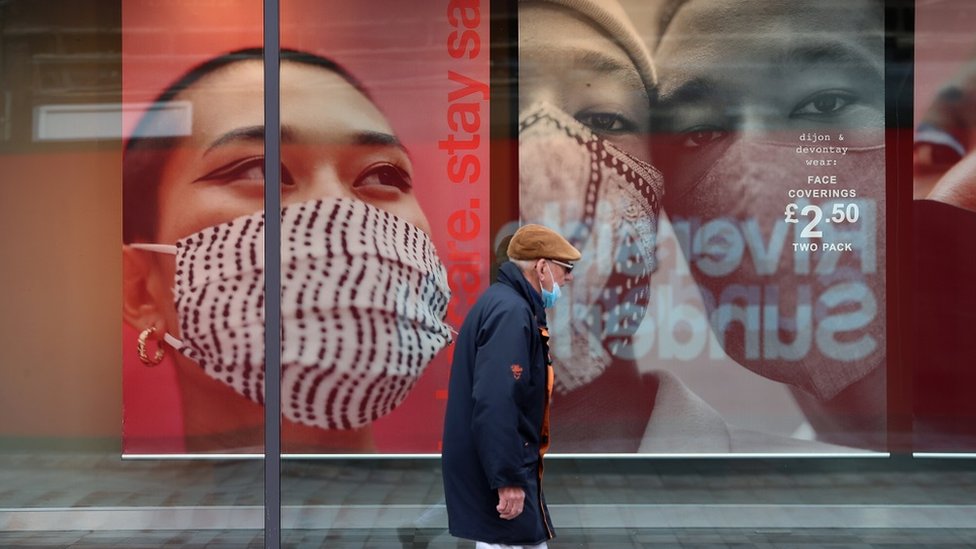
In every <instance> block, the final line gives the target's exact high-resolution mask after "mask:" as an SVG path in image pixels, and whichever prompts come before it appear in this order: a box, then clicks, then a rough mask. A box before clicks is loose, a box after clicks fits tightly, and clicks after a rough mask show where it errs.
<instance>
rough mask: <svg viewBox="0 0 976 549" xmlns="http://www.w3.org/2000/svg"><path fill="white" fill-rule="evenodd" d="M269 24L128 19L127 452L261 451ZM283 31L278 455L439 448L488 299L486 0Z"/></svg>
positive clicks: (287, 8) (249, 18) (193, 14)
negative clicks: (460, 348)
mask: <svg viewBox="0 0 976 549" xmlns="http://www.w3.org/2000/svg"><path fill="white" fill-rule="evenodd" d="M380 4H381V5H380ZM262 17H263V14H262V3H261V2H259V1H254V0H249V1H246V0H221V1H217V2H206V3H201V2H196V1H189V0H187V1H178V2H156V1H153V0H145V1H141V0H135V1H132V2H128V1H127V2H125V3H124V5H123V82H124V89H123V94H124V100H125V103H126V105H127V107H128V108H127V118H126V119H125V135H126V142H125V147H126V148H125V153H124V154H125V159H124V162H123V180H124V181H123V195H124V196H123V202H124V212H123V217H124V229H123V233H124V246H123V268H124V273H123V279H124V282H123V294H124V297H123V301H124V307H123V316H124V320H125V322H124V326H123V338H124V397H123V398H124V422H125V423H124V436H123V446H124V453H125V454H127V455H140V454H141V455H146V454H187V453H189V454H196V453H260V452H263V437H264V410H263V406H262V402H263V381H264V379H263V376H264V361H263V359H264V349H263V337H264V321H263V318H264V317H263V314H264V312H263V306H264V305H263V304H264V296H263V292H262V291H261V289H262V288H263V284H264V264H263V261H264V254H263V235H264V232H263V220H264V217H263V213H262V212H263V207H264V203H263V192H264V191H263V183H264V174H263V160H264V147H263V132H264V115H263V91H262V90H263V64H262V61H261V59H262V58H261V56H262V53H261V49H260V48H261V46H262V24H263V21H262ZM281 21H282V23H281V46H282V52H281V55H280V58H281V68H280V73H279V75H280V80H281V85H280V97H281V102H280V109H281V120H282V127H281V154H282V181H281V186H282V205H283V210H282V217H281V222H282V248H281V256H282V264H281V265H280V268H281V280H282V294H281V300H282V318H281V320H282V349H281V362H282V366H283V367H282V371H283V375H282V412H283V421H282V427H281V435H282V448H283V451H284V452H285V453H316V454H321V453H325V454H336V453H423V454H435V453H437V452H438V451H439V444H440V436H441V428H442V424H443V414H444V406H445V400H446V387H447V378H448V373H449V364H450V341H451V338H452V331H453V330H454V329H456V328H457V327H459V326H460V324H461V321H462V320H463V318H464V314H465V313H466V311H467V309H468V308H469V307H470V304H471V303H472V302H473V300H474V298H475V297H476V296H477V295H478V294H480V293H481V291H483V290H484V288H485V287H487V284H488V271H489V266H490V265H489V264H490V255H489V250H490V242H489V236H488V233H489V227H488V221H487V220H488V209H489V206H490V204H489V200H488V197H489V189H488V175H489V169H490V167H489V164H488V144H489V139H488V135H489V132H488V116H489V112H488V100H489V83H488V45H489V37H488V5H487V2H484V3H479V2H464V3H458V4H457V5H455V3H454V2H451V3H440V2H429V3H416V2H395V1H389V2H380V3H377V2H369V3H354V2H319V1H310V0H309V1H300V0H285V1H283V2H282V3H281Z"/></svg>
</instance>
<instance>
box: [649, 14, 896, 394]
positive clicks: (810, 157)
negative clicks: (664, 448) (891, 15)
mask: <svg viewBox="0 0 976 549" xmlns="http://www.w3.org/2000/svg"><path fill="white" fill-rule="evenodd" d="M663 4H664V5H667V6H669V7H670V9H669V10H665V11H664V12H662V18H661V20H660V24H659V31H660V35H659V36H658V37H657V41H656V44H655V48H654V59H655V65H656V68H657V70H658V77H659V86H658V94H657V96H658V97H657V104H656V106H655V109H654V112H655V116H654V124H653V126H654V132H655V133H656V138H655V141H654V145H653V156H654V158H655V160H656V162H657V164H658V166H659V167H660V168H661V169H662V171H663V172H664V175H665V181H666V184H667V189H668V195H667V199H666V204H665V206H666V209H667V211H668V214H669V216H671V218H672V220H673V221H675V222H676V226H677V227H679V228H678V231H679V232H682V233H686V234H687V235H688V236H687V237H685V238H684V239H683V240H682V242H681V243H682V248H683V249H684V252H685V255H686V257H687V258H688V261H689V263H690V265H691V267H692V273H693V275H694V277H695V280H696V282H697V283H698V284H699V286H700V287H701V288H702V289H703V290H704V294H705V295H704V300H705V303H706V305H707V306H708V307H709V309H710V312H711V313H712V324H713V328H714V329H715V331H716V335H717V336H718V338H719V341H721V342H723V347H724V349H725V350H726V351H727V352H728V353H729V354H730V356H732V357H733V358H734V359H736V361H737V362H739V363H740V364H743V365H745V366H747V367H749V368H750V369H752V370H754V371H756V372H757V373H760V374H761V375H764V376H766V377H769V378H771V379H775V380H778V381H784V382H787V383H789V384H791V385H792V386H795V387H801V388H803V389H805V390H806V391H807V392H809V393H811V394H813V395H815V396H817V397H818V398H821V399H829V398H832V397H834V396H836V395H837V394H838V393H839V392H840V391H842V390H843V389H845V388H846V387H848V386H849V385H850V384H852V383H854V382H856V381H857V380H859V379H861V378H863V377H864V376H865V375H867V373H868V372H870V371H872V370H874V369H875V368H877V367H878V366H879V365H880V364H881V362H882V357H883V355H884V249H885V231H884V211H885V175H884V173H885V167H884V150H883V145H884V132H883V130H884V42H883V38H884V25H883V21H884V18H883V12H882V3H881V2H878V1H876V0H858V1H854V2H788V1H781V0H737V1H718V0H690V1H687V2H664V3H663ZM790 204H794V206H793V208H794V209H795V210H796V215H795V216H794V220H793V221H792V222H790V221H788V220H787V218H788V217H789V216H788V214H786V213H785V212H787V210H789V208H790V206H789V205H790ZM811 204H812V205H815V206H816V207H819V208H820V209H821V211H822V212H823V214H824V218H832V219H828V220H827V221H820V222H817V223H813V225H814V226H813V227H812V228H811V227H810V224H811V222H812V220H813V219H814V217H815V213H814V212H813V210H806V213H804V208H805V207H806V206H809V205H811ZM838 209H839V210H840V211H841V212H842V213H843V212H846V213H849V214H850V215H848V216H846V217H843V215H842V217H841V218H838V217H837V215H836V211H837V210H838ZM838 219H840V220H841V221H840V222H838ZM831 221H834V223H831ZM807 228H811V232H806V229H807ZM818 235H819V236H818Z"/></svg>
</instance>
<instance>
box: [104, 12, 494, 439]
mask: <svg viewBox="0 0 976 549" xmlns="http://www.w3.org/2000/svg"><path fill="white" fill-rule="evenodd" d="M479 12H480V21H479V22H478V23H477V27H476V29H473V32H475V33H476V34H477V37H478V40H479V41H480V45H481V47H480V49H479V50H478V51H477V52H476V55H474V58H473V59H471V58H469V57H468V56H466V55H465V56H461V58H460V59H457V58H455V57H452V56H451V55H450V53H449V43H450V40H451V38H450V37H451V33H452V32H455V31H457V32H464V31H465V30H472V29H465V28H464V26H463V23H464V22H463V21H461V20H460V19H459V18H458V17H456V15H457V14H451V13H450V12H449V9H448V3H447V2H402V1H397V0H383V1H380V2H375V1H370V2H345V1H318V0H284V1H283V2H282V7H281V46H282V47H283V48H294V49H300V50H305V51H309V52H312V53H316V54H320V55H324V56H327V57H329V58H332V59H334V60H335V61H337V62H338V63H339V64H341V65H343V66H344V67H346V68H347V69H348V70H349V71H350V72H351V73H352V74H353V75H355V76H356V77H357V78H358V79H359V80H360V81H362V82H363V84H364V85H365V87H366V88H367V89H368V90H369V92H370V94H371V95H372V96H373V98H374V100H375V101H376V103H377V104H378V105H379V107H380V109H381V110H382V111H383V112H384V113H385V115H386V116H387V118H388V120H389V121H390V123H391V124H392V126H393V128H394V129H395V131H396V132H397V134H398V136H399V137H400V139H401V140H402V141H403V143H404V144H405V146H406V147H407V149H408V150H409V151H410V153H411V157H412V160H413V164H414V186H415V192H416V194H417V196H418V199H419V201H420V204H421V207H422V208H423V210H424V212H425V213H426V215H427V218H428V219H429V221H430V225H431V228H432V235H431V236H432V238H433V241H434V244H435V246H436V247H437V249H438V253H439V254H440V256H441V260H442V261H443V262H444V263H445V265H446V266H447V268H448V273H449V277H450V282H451V286H452V290H453V291H454V295H453V297H452V307H451V310H450V312H449V315H448V319H447V321H448V323H450V324H451V325H452V326H453V327H454V328H455V329H457V328H459V327H460V321H461V319H462V318H463V315H464V313H466V312H467V309H468V307H469V301H473V298H474V297H475V296H476V295H477V294H479V293H480V292H481V291H482V290H483V289H484V288H485V287H486V286H487V285H488V283H489V282H490V281H489V280H488V270H489V261H490V255H489V248H490V237H489V234H488V233H489V229H488V206H489V200H488V197H489V192H488V172H489V164H488V144H489V142H488V98H487V96H485V97H484V98H483V100H481V101H480V102H479V109H480V120H481V126H480V127H479V128H478V130H477V133H476V134H475V135H478V136H479V144H478V146H477V148H475V149H474V150H472V151H470V153H471V154H474V155H475V156H477V158H478V160H479V162H480V167H481V169H480V173H479V174H478V175H477V176H475V177H472V179H473V181H471V182H469V181H467V180H465V181H464V182H462V183H460V184H457V183H452V182H451V181H450V179H449V178H448V171H447V166H448V161H449V159H450V155H449V153H448V151H447V150H446V147H444V146H439V144H440V142H441V141H443V140H446V139H448V137H449V136H450V135H451V134H452V133H454V134H457V133H458V132H457V131H453V132H452V130H451V128H450V127H449V123H448V122H449V120H448V108H449V106H450V101H451V98H450V97H449V93H450V92H452V91H455V90H457V89H459V88H461V87H462V85H460V84H458V83H457V82H456V81H452V80H451V79H450V77H449V73H450V72H451V71H453V72H454V73H455V74H460V75H463V76H464V77H467V78H470V79H473V80H476V81H477V82H481V83H484V84H485V85H486V86H487V84H488V68H489V67H488V49H489V48H488V43H489V42H488V5H487V2H484V3H483V5H482V6H480V10H479ZM472 14H473V12H469V16H470V15H472ZM122 34H123V62H122V70H123V100H124V101H125V103H126V104H128V105H130V106H131V105H132V104H135V103H139V102H149V101H152V100H153V99H154V98H155V97H156V95H158V94H159V93H160V92H161V91H162V90H163V89H164V88H165V87H166V86H167V85H169V84H170V83H172V82H173V81H174V80H175V79H177V78H178V77H179V76H180V75H182V74H183V73H184V72H185V71H186V70H188V69H189V68H191V67H193V66H194V65H196V64H198V63H200V62H202V61H204V60H206V59H208V58H211V57H213V56H216V55H219V54H221V53H225V52H228V51H232V50H235V49H240V48H245V47H257V46H261V45H262V36H263V35H262V3H261V2H260V1H256V0H211V1H206V2H201V1H199V0H179V1H169V0H168V1H165V2H161V1H158V0H127V1H126V2H124V3H123V20H122ZM454 40H455V41H456V40H457V36H455V37H454ZM467 52H469V53H475V49H474V48H469V49H468V50H467ZM256 93H260V90H256ZM485 95H487V94H485ZM478 99H481V98H480V97H479V98H478ZM455 100H457V98H456V97H455ZM465 100H469V101H473V100H475V97H474V96H468V97H466V98H465ZM140 114H141V113H140V112H139V111H138V110H135V111H134V112H130V113H128V114H127V118H126V119H125V120H124V132H125V135H128V133H129V132H130V131H131V129H132V127H133V126H134V124H135V123H136V122H137V120H138V116H139V115H140ZM457 137H458V138H459V139H460V138H461V137H465V138H472V139H473V136H471V135H464V136H462V135H457ZM459 211H460V212H462V213H457V212H459ZM452 216H453V217H452ZM475 219H477V223H476V222H475ZM476 224H477V227H475V225H476ZM460 284H464V287H463V288H462V287H461V286H460ZM123 332H124V333H123V341H124V342H125V343H124V346H125V349H124V352H125V355H124V356H125V359H124V371H123V401H124V416H123V418H124V430H123V451H124V452H125V453H130V454H138V453H172V452H176V453H179V452H182V451H183V446H182V439H181V430H182V427H181V423H182V418H181V408H180V402H179V392H178V389H177V387H176V385H175V373H174V372H173V366H172V364H171V363H170V362H169V361H168V360H167V361H166V362H164V363H163V364H161V365H159V366H158V367H156V368H154V369H149V368H145V367H143V365H142V364H140V363H139V361H138V359H137V358H136V354H135V338H136V335H137V334H136V331H135V330H134V329H132V327H130V326H125V327H124V329H123ZM451 349H452V348H451V347H448V348H447V349H445V350H444V351H443V352H442V353H441V354H440V355H438V357H437V358H435V359H434V361H433V362H432V363H431V364H430V365H429V366H428V368H427V371H426V373H425V374H424V376H423V378H422V379H421V381H420V382H419V383H418V385H417V386H416V387H415V389H414V390H413V392H412V393H411V395H410V396H409V397H408V398H407V400H406V401H405V402H404V404H403V405H402V406H401V407H400V408H398V409H397V410H395V411H394V412H393V413H391V414H390V415H388V416H386V417H384V418H381V419H380V420H378V421H377V422H375V423H374V425H373V431H374V435H375V440H376V445H377V449H378V451H379V452H394V453H434V452H438V451H439V443H440V433H441V428H442V420H443V413H444V405H445V399H446V388H447V376H448V371H449V365H450V352H451ZM285 450H286V451H287V448H286V449H285Z"/></svg>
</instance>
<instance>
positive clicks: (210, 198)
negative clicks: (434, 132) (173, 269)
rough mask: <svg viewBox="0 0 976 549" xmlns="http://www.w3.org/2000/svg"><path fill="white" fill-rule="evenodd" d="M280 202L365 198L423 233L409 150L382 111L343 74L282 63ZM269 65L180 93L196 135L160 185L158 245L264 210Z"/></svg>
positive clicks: (235, 68) (248, 66)
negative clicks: (265, 70) (266, 76)
mask: <svg viewBox="0 0 976 549" xmlns="http://www.w3.org/2000/svg"><path fill="white" fill-rule="evenodd" d="M280 78H281V88H280V90H281V91H280V93H281V102H280V105H281V107H280V108H281V162H282V164H281V172H282V178H281V179H282V180H281V200H282V204H283V205H288V204H294V203H299V202H305V201H308V200H314V199H321V198H350V199H358V200H362V201H364V202H368V203H369V204H371V205H373V206H376V207H378V208H380V209H383V210H386V211H388V212H390V213H393V214H395V215H397V216H399V217H401V218H403V219H405V220H407V221H409V222H410V223H412V224H414V225H416V226H417V227H419V228H421V229H423V230H424V231H426V232H428V233H429V231H430V227H429V224H428V222H427V219H426V217H425V216H424V214H423V211H422V210H421V209H420V205H419V203H418V202H417V199H416V197H415V196H414V192H413V186H412V181H411V177H412V167H411V163H410V158H409V156H408V155H407V152H406V149H405V148H404V147H403V146H402V145H401V144H400V142H399V141H398V140H397V138H396V137H395V135H394V133H393V130H392V129H391V128H390V125H389V123H388V122H387V121H386V119H385V117H384V116H383V114H382V113H381V112H380V111H379V110H378V109H377V108H376V106H375V105H373V103H372V102H371V101H370V100H369V99H368V98H367V97H366V96H365V95H363V94H362V93H361V92H360V91H358V90H357V89H356V88H355V87H353V86H352V85H351V84H349V82H347V81H346V80H345V79H344V78H342V77H341V76H339V75H338V74H336V73H334V72H331V71H328V70H325V69H323V68H319V67H314V66H308V65H301V64H297V63H288V62H286V63H284V64H282V66H281V75H280ZM262 89H263V65H262V63H261V62H259V61H244V62H239V63H235V64H232V65H229V66H227V67H224V68H222V69H220V70H218V71H217V72H215V73H213V74H210V75H208V76H206V77H204V78H203V79H201V80H200V81H199V82H197V83H196V84H194V85H193V86H192V87H191V88H190V89H188V90H187V91H184V92H182V93H181V94H180V95H179V96H178V97H177V99H178V100H186V101H189V102H190V103H191V104H192V106H193V126H192V128H193V129H192V134H191V135H189V136H187V137H186V138H184V139H183V140H182V141H181V142H179V143H178V144H177V145H176V147H175V149H174V150H173V151H172V154H171V156H170V158H169V161H168V162H167V164H166V167H165V170H164V173H163V174H162V178H161V184H160V187H159V191H158V193H159V194H158V201H159V202H158V203H159V209H158V212H159V213H158V215H159V222H158V227H159V228H158V233H157V235H156V241H157V242H167V243H168V242H174V241H176V240H177V239H179V238H182V237H185V236H187V235H189V234H192V233H194V232H196V231H199V230H201V229H203V228H206V227H210V226H213V225H217V224H220V223H224V222H227V221H230V220H232V219H235V218H237V217H240V216H244V215H248V214H251V213H254V212H257V211H260V210H262V209H263V208H264V97H263V93H262V91H261V90H262Z"/></svg>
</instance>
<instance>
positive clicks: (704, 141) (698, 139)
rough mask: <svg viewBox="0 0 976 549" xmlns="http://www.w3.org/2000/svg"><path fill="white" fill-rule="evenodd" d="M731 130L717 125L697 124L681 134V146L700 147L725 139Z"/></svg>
mask: <svg viewBox="0 0 976 549" xmlns="http://www.w3.org/2000/svg"><path fill="white" fill-rule="evenodd" d="M728 134H729V132H727V131H726V130H724V129H722V128H719V127H717V126H696V127H694V128H689V129H687V130H685V131H683V132H681V133H680V134H679V137H680V143H679V144H680V146H681V147H684V148H686V149H698V148H701V147H705V146H708V145H711V144H712V143H715V142H716V141H720V140H722V139H725V137H726V136H728Z"/></svg>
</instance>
